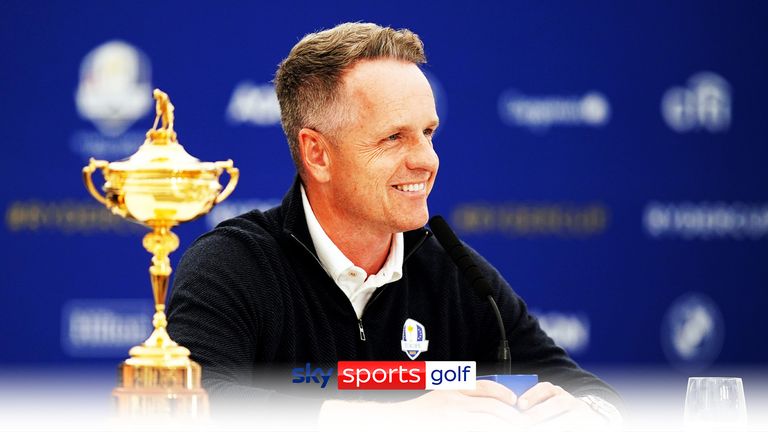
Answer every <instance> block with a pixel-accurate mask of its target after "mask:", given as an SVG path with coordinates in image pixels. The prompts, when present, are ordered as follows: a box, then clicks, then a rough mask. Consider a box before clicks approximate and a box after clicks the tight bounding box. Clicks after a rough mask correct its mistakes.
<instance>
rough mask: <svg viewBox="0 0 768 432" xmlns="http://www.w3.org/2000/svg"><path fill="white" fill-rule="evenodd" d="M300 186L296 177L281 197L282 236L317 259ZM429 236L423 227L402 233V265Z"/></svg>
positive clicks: (299, 180)
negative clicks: (299, 244) (295, 242)
mask: <svg viewBox="0 0 768 432" xmlns="http://www.w3.org/2000/svg"><path fill="white" fill-rule="evenodd" d="M300 186H301V178H300V177H299V176H298V175H296V178H295V179H294V180H293V185H292V186H291V188H290V189H289V190H288V193H286V194H285V197H283V202H282V204H281V205H280V209H281V215H280V216H281V218H282V229H283V234H285V235H286V236H287V237H292V238H294V239H295V240H296V241H298V242H299V243H301V244H302V245H303V246H304V248H305V249H307V251H309V252H310V253H311V254H312V255H313V256H314V257H315V259H317V251H316V250H315V245H314V244H312V236H310V234H309V228H307V220H306V218H305V216H304V206H303V204H302V201H301V187H300ZM431 235H432V233H431V232H430V231H429V230H427V229H426V228H423V227H422V228H418V229H415V230H413V231H407V232H404V233H403V239H404V248H403V264H405V262H406V261H407V260H408V257H410V256H411V255H412V254H413V253H414V252H416V250H418V249H419V247H421V245H422V244H423V243H424V241H425V240H426V239H428V238H429V237H430V236H431ZM318 262H319V260H318Z"/></svg>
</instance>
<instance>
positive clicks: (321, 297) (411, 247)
mask: <svg viewBox="0 0 768 432" xmlns="http://www.w3.org/2000/svg"><path fill="white" fill-rule="evenodd" d="M299 184H300V183H299V180H298V178H297V180H296V181H295V182H294V185H293V186H292V188H291V190H290V191H289V192H288V193H287V195H286V196H285V198H284V199H283V202H282V204H281V205H280V206H278V207H275V208H273V209H270V210H268V211H266V212H263V213H262V212H260V211H251V212H249V213H246V214H244V215H241V216H238V217H235V218H233V219H229V220H227V221H225V222H222V223H221V224H219V225H218V226H217V227H216V228H215V229H214V230H212V231H211V232H209V233H207V234H204V235H203V236H201V237H200V238H198V239H197V240H196V241H195V242H194V243H193V244H192V245H191V246H190V247H189V249H188V250H187V251H186V253H185V254H184V256H183V258H182V260H181V263H180V265H179V268H178V272H177V274H176V279H175V283H174V286H173V291H172V295H171V298H170V301H169V309H168V310H169V313H168V316H169V331H170V334H171V336H172V337H173V339H174V340H175V341H176V342H178V343H179V344H181V345H183V346H186V347H187V348H189V349H190V350H191V351H192V358H193V359H194V360H196V361H197V362H199V363H200V364H201V365H202V367H203V384H204V386H205V387H206V388H207V389H208V391H209V393H211V396H212V398H215V397H216V396H217V395H218V394H228V395H230V396H231V395H239V397H240V398H242V399H249V398H250V399H254V400H262V401H264V400H268V399H270V398H272V399H273V398H274V397H275V392H274V389H275V388H277V387H281V384H286V385H285V386H282V389H283V390H285V389H289V390H290V389H296V388H302V389H309V388H310V387H311V386H295V385H293V386H292V385H290V384H291V383H292V378H293V377H292V375H291V369H292V367H294V366H295V365H300V366H302V367H303V366H304V365H305V363H307V362H309V363H311V364H312V367H313V368H314V367H319V366H325V367H326V368H327V367H333V366H335V362H337V361H339V360H408V357H407V355H406V354H405V353H404V352H403V351H402V350H401V345H400V341H401V336H402V333H403V324H404V322H405V320H406V319H408V318H412V319H414V320H416V321H418V322H420V323H422V324H423V325H424V327H425V331H426V339H428V340H429V349H428V351H426V352H423V353H421V354H420V355H419V357H418V360H475V361H477V362H479V363H483V362H493V361H494V359H495V357H496V349H497V346H498V341H499V334H498V326H497V324H496V322H495V317H494V315H493V313H492V311H491V309H490V306H489V303H488V301H487V299H484V298H480V297H479V296H478V294H477V293H476V292H474V291H473V290H472V288H471V287H470V286H469V284H468V283H467V281H466V280H465V279H464V278H463V276H462V275H461V274H460V273H459V272H458V269H457V268H456V266H455V265H454V263H453V262H452V261H451V259H450V257H449V256H448V255H447V254H446V253H445V251H444V250H443V248H442V247H441V246H440V244H439V243H438V242H437V241H436V240H435V239H434V238H432V236H431V233H430V232H429V231H428V230H426V229H417V230H414V231H409V232H406V233H404V239H405V242H404V243H405V248H404V255H403V256H404V260H403V276H402V278H401V279H400V280H398V281H396V282H392V283H390V284H387V285H384V286H382V287H380V288H378V289H377V290H376V291H375V292H374V294H373V295H372V296H371V299H370V300H369V301H368V304H367V306H366V307H365V311H364V313H363V316H362V319H360V320H358V318H357V315H356V314H355V311H354V309H353V307H352V304H351V303H350V301H349V299H348V298H347V297H346V296H345V294H344V293H343V292H342V291H341V289H340V288H339V287H338V286H337V285H336V284H335V282H334V281H333V280H332V279H331V278H330V277H329V276H328V274H327V273H326V272H325V270H324V269H323V268H322V266H321V264H320V262H319V260H318V258H317V256H316V253H315V249H314V246H313V244H312V240H311V237H310V234H309V231H308V229H307V223H306V220H305V217H304V210H303V205H302V200H301V192H300V188H299ZM472 254H473V255H474V258H475V260H477V262H478V265H479V267H480V268H481V270H482V271H483V273H484V274H485V276H486V277H487V278H488V281H489V283H490V285H491V288H492V291H493V296H494V297H495V299H496V302H497V303H498V306H499V309H500V310H501V314H502V316H503V320H504V325H505V327H506V331H507V338H508V340H509V344H510V348H511V352H512V362H513V369H514V371H513V373H537V374H539V379H540V381H550V382H552V383H554V384H557V385H560V386H562V387H563V388H565V389H566V390H568V391H569V392H571V393H572V394H574V395H576V396H579V395H586V394H590V395H595V396H599V397H602V398H603V399H605V400H607V401H609V402H611V403H613V404H615V405H617V406H618V405H620V399H619V397H618V396H617V394H616V393H615V392H614V391H613V390H612V389H611V388H610V387H609V386H608V385H606V384H605V383H604V382H602V381H601V380H599V379H598V378H596V377H595V376H594V375H592V374H590V373H588V372H586V371H584V370H582V369H581V368H579V367H578V366H577V365H576V364H575V363H574V362H573V361H572V360H571V359H570V358H569V357H568V355H567V354H566V353H565V351H563V349H561V348H560V347H558V346H557V345H555V343H554V342H553V341H552V339H550V338H549V337H548V336H547V335H546V334H545V333H544V331H542V330H541V328H540V327H539V324H538V322H537V320H536V319H535V318H534V317H533V316H531V315H530V314H529V313H528V311H527V308H526V305H525V303H524V302H523V300H522V299H521V298H520V297H519V296H518V295H517V294H516V293H515V292H514V291H513V290H512V288H510V286H509V285H508V284H507V282H506V281H505V280H504V279H503V278H502V277H501V275H500V274H499V272H498V271H497V270H496V269H495V268H494V267H493V266H491V265H490V264H489V263H488V262H486V261H485V260H484V259H483V258H482V257H480V256H479V255H478V254H477V253H475V252H474V251H472ZM265 370H266V371H269V372H268V373H263V374H259V373H258V371H265ZM328 387H329V388H330V387H335V385H329V386H328ZM325 390H326V391H327V390H328V389H325ZM340 393H348V392H340ZM328 394H329V393H323V395H326V396H327V395H328ZM411 394H412V393H411ZM412 395H413V394H412ZM338 396H339V395H338V394H334V397H338Z"/></svg>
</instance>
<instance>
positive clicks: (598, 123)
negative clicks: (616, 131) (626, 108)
mask: <svg viewBox="0 0 768 432" xmlns="http://www.w3.org/2000/svg"><path fill="white" fill-rule="evenodd" d="M498 109H499V116H500V117H501V120H502V121H503V122H504V123H506V124H507V125H509V126H521V127H527V128H529V129H531V130H535V131H545V130H547V129H548V128H550V127H552V126H587V127H602V126H605V125H606V124H607V123H608V121H609V120H610V117H611V104H610V103H609V102H608V98H607V97H606V96H605V95H603V94H602V93H600V92H597V91H590V92H588V93H587V94H585V95H583V96H526V95H523V94H521V93H520V92H518V91H517V90H514V89H510V90H506V91H505V92H503V93H502V94H501V96H499V106H498Z"/></svg>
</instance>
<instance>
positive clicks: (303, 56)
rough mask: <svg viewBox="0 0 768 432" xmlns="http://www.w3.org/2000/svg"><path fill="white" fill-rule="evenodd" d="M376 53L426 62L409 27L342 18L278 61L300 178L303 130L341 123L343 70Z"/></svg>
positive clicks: (285, 121)
mask: <svg viewBox="0 0 768 432" xmlns="http://www.w3.org/2000/svg"><path fill="white" fill-rule="evenodd" d="M377 58H392V59H396V60H403V61H407V62H411V63H414V64H417V65H421V64H424V63H426V62H427V58H426V56H425V55H424V44H423V42H422V41H421V39H419V36H418V35H417V34H416V33H413V32H412V31H410V30H407V29H400V30H395V29H393V28H391V27H382V26H379V25H377V24H372V23H344V24H339V25H337V26H336V27H334V28H332V29H328V30H323V31H319V32H316V33H310V34H308V35H306V36H304V37H303V38H302V39H301V40H300V41H299V42H298V43H297V44H296V45H295V46H294V47H293V49H291V52H290V53H289V54H288V57H286V58H285V59H284V60H283V61H282V62H281V63H280V65H279V66H278V68H277V72H276V73H275V80H274V84H275V91H276V93H277V100H278V101H279V102H280V120H281V123H282V125H283V131H284V132H285V136H286V138H287V139H288V146H289V148H290V150H291V156H292V157H293V162H294V164H296V169H297V171H298V173H299V175H301V176H302V177H303V171H304V168H303V164H302V161H301V152H300V151H299V139H298V134H299V131H300V130H301V129H302V128H305V127H307V128H311V129H315V130H318V131H322V132H324V133H329V132H333V131H334V130H336V128H338V127H340V126H341V124H342V123H343V122H344V121H345V116H344V113H345V112H346V110H344V109H343V108H344V107H342V106H341V105H338V104H337V103H338V102H339V96H340V93H339V88H340V86H341V83H342V77H343V74H344V72H345V71H347V70H348V69H349V68H351V67H352V66H354V65H355V63H357V62H358V61H360V60H365V59H377ZM321 125H322V127H321Z"/></svg>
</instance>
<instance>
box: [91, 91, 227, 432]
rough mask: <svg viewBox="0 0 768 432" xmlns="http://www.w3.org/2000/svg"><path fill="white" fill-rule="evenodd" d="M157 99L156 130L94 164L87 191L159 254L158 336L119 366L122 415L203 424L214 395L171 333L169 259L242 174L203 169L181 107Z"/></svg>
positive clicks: (152, 270)
mask: <svg viewBox="0 0 768 432" xmlns="http://www.w3.org/2000/svg"><path fill="white" fill-rule="evenodd" d="M154 97H155V99H156V100H157V103H156V110H157V116H156V117H155V123H154V125H153V126H152V129H150V130H149V131H148V132H147V139H146V141H144V144H143V145H142V146H141V147H139V149H138V150H137V151H136V153H134V154H133V155H132V156H130V157H129V158H127V159H124V160H121V161H116V162H111V163H110V162H107V161H103V160H95V159H93V158H91V160H90V163H89V164H88V166H86V167H85V168H83V181H84V182H85V186H86V188H87V189H88V191H89V192H90V193H91V195H93V197H94V198H95V199H96V200H97V201H99V202H100V203H102V204H104V205H105V206H106V207H107V208H108V209H109V210H111V211H112V213H114V214H116V215H119V216H121V217H124V218H126V219H128V220H131V221H134V222H138V223H140V224H142V225H145V226H147V227H149V228H150V229H151V230H152V231H151V232H150V233H148V234H147V235H146V236H144V242H143V244H144V248H145V249H146V250H147V251H149V252H150V253H151V254H152V266H151V267H149V274H150V278H151V281H152V292H153V294H154V298H155V315H154V319H153V320H152V324H153V325H154V327H155V329H154V331H153V332H152V334H151V335H150V336H149V338H148V339H147V340H146V341H144V343H142V344H141V345H139V346H135V347H133V348H131V350H130V352H129V354H130V356H131V358H129V359H127V360H125V361H124V362H123V363H122V364H121V365H120V366H119V368H118V386H117V387H116V388H115V389H114V391H113V392H112V395H113V397H114V401H115V405H116V410H117V414H118V416H120V417H123V418H125V417H128V418H131V417H133V418H141V417H144V416H162V417H168V418H188V419H192V418H201V417H207V416H208V395H207V393H206V392H205V390H204V389H203V388H202V387H201V384H200V374H201V369H200V365H199V364H197V363H196V362H194V361H192V360H190V358H189V354H190V352H189V350H188V349H186V348H184V347H182V346H179V345H178V344H177V343H176V342H174V341H172V340H171V338H170V336H169V335H168V332H167V331H166V325H167V321H166V317H165V297H166V294H167V292H168V280H169V276H170V275H171V263H170V260H169V259H168V255H169V254H170V253H171V252H173V251H174V250H176V248H178V247H179V238H178V237H177V236H176V234H174V233H172V232H171V228H173V227H174V226H176V225H178V224H179V223H181V222H187V221H190V220H193V219H195V218H197V217H200V216H202V215H204V214H206V213H208V212H209V211H210V210H211V208H212V207H213V206H214V205H216V204H218V203H220V202H222V201H223V200H224V199H226V198H227V197H228V196H229V195H230V194H231V193H232V191H233V190H234V189H235V186H236V185H237V180H238V178H239V171H238V169H237V168H235V167H234V166H233V163H232V160H227V161H224V162H200V161H199V160H198V159H196V158H194V157H192V156H191V155H190V154H189V153H187V152H186V151H185V150H184V147H182V146H181V144H179V143H178V141H177V139H176V132H174V130H173V121H174V115H173V110H174V107H173V105H172V104H171V101H170V99H169V98H168V95H167V94H165V93H163V92H162V91H160V90H158V89H155V91H154ZM159 121H162V124H161V127H160V128H158V122H159ZM96 169H100V170H101V173H102V175H103V176H104V180H105V183H104V185H103V187H102V189H103V191H104V195H102V194H100V193H99V191H98V190H97V188H96V186H95V185H94V183H93V179H92V175H93V172H94V171H95V170H96ZM225 170H226V171H227V173H228V174H229V183H228V184H227V186H226V187H225V188H224V190H223V191H222V187H221V185H220V184H219V176H221V174H222V172H223V171H225Z"/></svg>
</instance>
